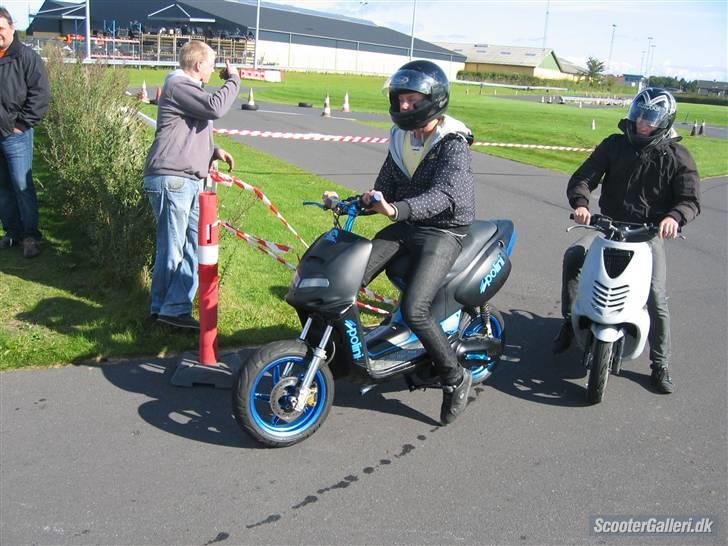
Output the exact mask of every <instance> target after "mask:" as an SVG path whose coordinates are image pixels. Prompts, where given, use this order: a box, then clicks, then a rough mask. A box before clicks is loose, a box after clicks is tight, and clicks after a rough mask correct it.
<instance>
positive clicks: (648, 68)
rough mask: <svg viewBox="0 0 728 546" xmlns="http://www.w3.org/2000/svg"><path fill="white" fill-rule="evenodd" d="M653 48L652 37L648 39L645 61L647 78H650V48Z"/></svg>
mask: <svg viewBox="0 0 728 546" xmlns="http://www.w3.org/2000/svg"><path fill="white" fill-rule="evenodd" d="M651 47H652V36H648V37H647V58H646V59H645V77H646V78H649V77H650V48H651Z"/></svg>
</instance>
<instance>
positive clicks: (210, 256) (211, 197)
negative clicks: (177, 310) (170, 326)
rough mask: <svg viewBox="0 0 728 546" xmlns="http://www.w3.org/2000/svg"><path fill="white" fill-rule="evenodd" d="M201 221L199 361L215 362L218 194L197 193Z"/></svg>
mask: <svg viewBox="0 0 728 546" xmlns="http://www.w3.org/2000/svg"><path fill="white" fill-rule="evenodd" d="M199 199H200V223H199V228H198V232H197V242H198V248H197V261H198V264H199V279H200V288H199V293H200V364H202V365H204V366H217V363H218V360H219V359H218V353H217V304H218V288H219V284H220V282H219V281H220V279H219V277H218V275H217V262H218V255H219V251H218V248H219V247H218V244H219V238H220V223H219V222H218V220H217V194H216V193H215V192H209V191H203V192H202V193H200V197H199Z"/></svg>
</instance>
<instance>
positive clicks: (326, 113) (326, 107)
mask: <svg viewBox="0 0 728 546" xmlns="http://www.w3.org/2000/svg"><path fill="white" fill-rule="evenodd" d="M321 115H322V116H324V117H325V118H330V117H331V99H330V98H329V94H328V93H326V98H325V99H324V111H323V112H321Z"/></svg>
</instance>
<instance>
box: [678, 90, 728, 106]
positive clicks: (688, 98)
mask: <svg viewBox="0 0 728 546" xmlns="http://www.w3.org/2000/svg"><path fill="white" fill-rule="evenodd" d="M675 100H676V101H677V102H686V103H691V104H712V105H715V106H728V97H726V96H724V95H698V94H697V93H695V94H686V93H677V94H676V95H675Z"/></svg>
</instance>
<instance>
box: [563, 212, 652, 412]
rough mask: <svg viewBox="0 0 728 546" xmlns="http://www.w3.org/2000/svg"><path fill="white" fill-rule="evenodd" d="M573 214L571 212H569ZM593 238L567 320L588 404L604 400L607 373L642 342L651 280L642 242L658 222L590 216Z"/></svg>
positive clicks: (648, 251) (648, 254)
mask: <svg viewBox="0 0 728 546" xmlns="http://www.w3.org/2000/svg"><path fill="white" fill-rule="evenodd" d="M572 218H573V215H572ZM575 228H585V229H593V230H596V231H599V232H600V233H602V234H603V235H604V237H596V238H595V239H594V241H593V242H592V243H591V246H590V247H589V251H588V253H587V255H586V259H585V261H584V265H583V267H582V270H581V274H580V278H579V287H578V290H577V295H576V300H575V302H574V305H573V308H572V313H571V323H572V326H573V327H574V334H575V337H576V340H577V342H578V343H579V345H580V346H581V347H582V348H584V360H583V362H584V366H585V367H586V368H587V369H588V370H589V379H588V383H587V389H586V396H587V400H588V401H589V402H590V403H592V404H598V403H599V402H601V401H602V398H604V391H605V389H606V387H607V379H608V377H609V372H610V371H611V373H613V374H614V375H619V372H620V369H621V366H622V359H626V360H631V359H635V358H638V357H639V356H640V354H642V351H643V349H644V347H645V343H646V342H647V335H648V333H649V331H650V317H649V315H648V313H647V298H648V296H649V294H650V282H651V278H652V249H651V248H650V245H649V244H648V243H647V240H648V239H649V238H650V237H652V236H654V235H655V234H656V233H657V231H658V229H659V226H657V225H655V224H630V223H626V222H616V221H613V220H612V219H611V218H609V217H607V216H602V215H598V214H595V215H593V216H592V217H591V224H590V225H575V226H571V227H569V228H568V229H567V231H571V230H572V229H575Z"/></svg>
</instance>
